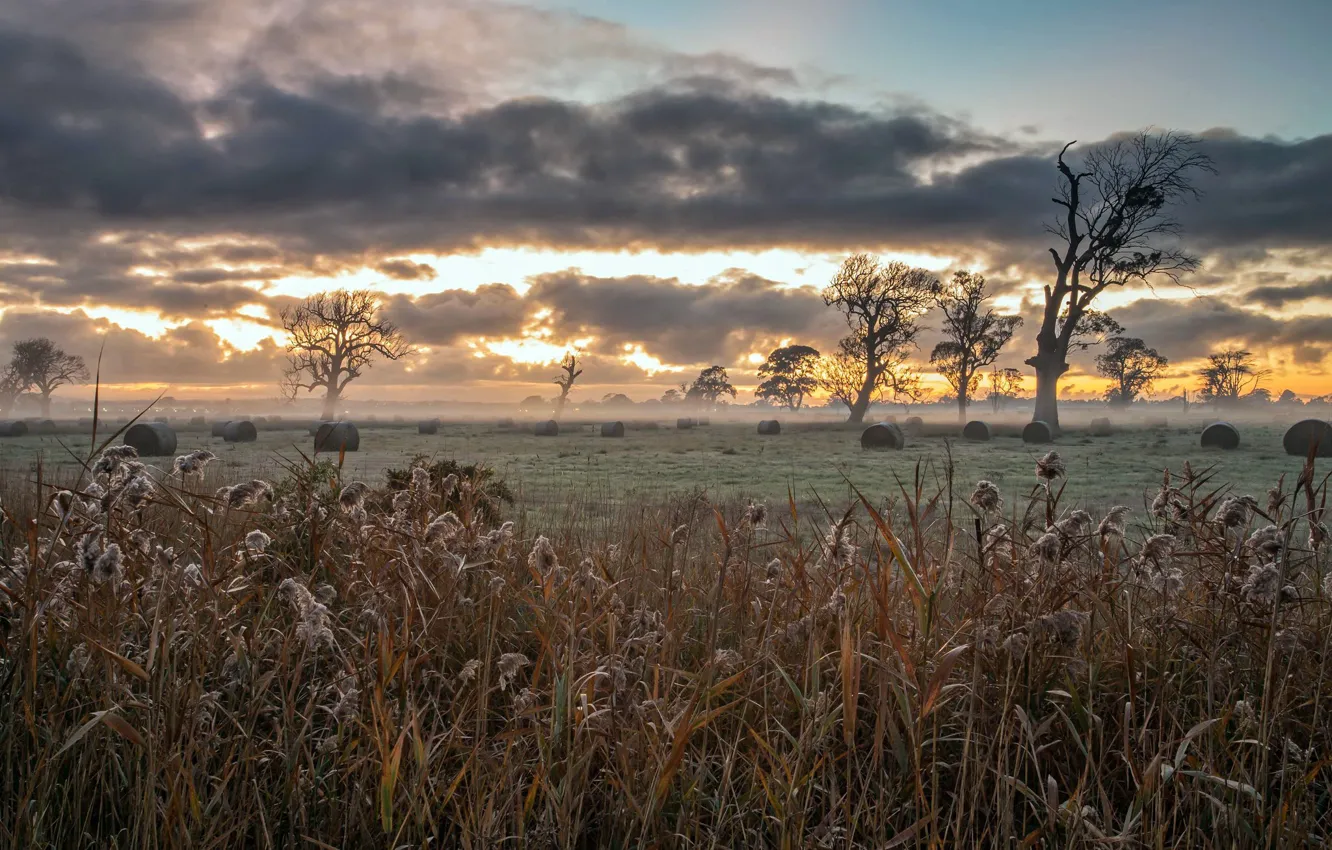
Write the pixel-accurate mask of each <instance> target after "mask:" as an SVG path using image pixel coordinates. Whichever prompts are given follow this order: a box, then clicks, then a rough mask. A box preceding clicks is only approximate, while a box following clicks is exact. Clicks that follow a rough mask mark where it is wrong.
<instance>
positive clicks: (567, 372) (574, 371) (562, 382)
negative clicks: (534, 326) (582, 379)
mask: <svg viewBox="0 0 1332 850" xmlns="http://www.w3.org/2000/svg"><path fill="white" fill-rule="evenodd" d="M581 374H583V370H582V369H579V368H578V356H577V355H576V354H574V353H573V352H569V353H568V354H566V355H564V360H562V361H561V362H560V374H558V375H556V376H555V380H554V382H553V383H554V384H555V386H557V387H559V388H560V396H559V398H557V399H556V400H555V418H556V419H559V418H560V416H561V415H562V414H563V413H564V405H565V404H566V403H568V401H569V391H570V390H572V389H573V385H574V381H577V380H578V376H579V375H581Z"/></svg>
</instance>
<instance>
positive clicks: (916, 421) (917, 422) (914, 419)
mask: <svg viewBox="0 0 1332 850" xmlns="http://www.w3.org/2000/svg"><path fill="white" fill-rule="evenodd" d="M924 429H925V420H924V419H921V418H920V417H919V416H908V417H907V418H906V421H905V422H903V423H902V433H903V434H906V435H907V436H908V437H919V436H920V432H921V431H923V430H924Z"/></svg>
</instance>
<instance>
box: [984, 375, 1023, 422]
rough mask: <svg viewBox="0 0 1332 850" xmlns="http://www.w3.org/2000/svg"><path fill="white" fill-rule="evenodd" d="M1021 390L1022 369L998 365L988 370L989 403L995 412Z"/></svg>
mask: <svg viewBox="0 0 1332 850" xmlns="http://www.w3.org/2000/svg"><path fill="white" fill-rule="evenodd" d="M1021 391H1022V370H1020V369H1014V368H1013V367H1012V366H1008V367H1006V368H1003V369H1000V368H999V367H998V366H996V367H994V369H992V370H991V371H990V395H989V398H990V405H991V407H993V408H994V412H995V413H999V412H1000V411H1001V410H1003V409H1004V406H1005V405H1007V404H1008V402H1009V401H1011V400H1013V399H1015V398H1017V396H1018V393H1019V392H1021Z"/></svg>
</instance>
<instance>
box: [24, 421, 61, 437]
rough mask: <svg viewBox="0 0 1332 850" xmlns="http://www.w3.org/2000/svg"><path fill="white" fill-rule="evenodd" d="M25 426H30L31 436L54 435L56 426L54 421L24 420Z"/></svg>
mask: <svg viewBox="0 0 1332 850" xmlns="http://www.w3.org/2000/svg"><path fill="white" fill-rule="evenodd" d="M23 424H24V425H27V426H28V433H29V434H54V433H55V432H56V424H55V420H53V419H24V420H23Z"/></svg>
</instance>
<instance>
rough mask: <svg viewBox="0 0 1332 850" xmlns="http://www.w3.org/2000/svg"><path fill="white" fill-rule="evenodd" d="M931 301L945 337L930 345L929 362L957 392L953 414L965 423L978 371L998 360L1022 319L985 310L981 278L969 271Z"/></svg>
mask: <svg viewBox="0 0 1332 850" xmlns="http://www.w3.org/2000/svg"><path fill="white" fill-rule="evenodd" d="M935 300H936V303H937V304H938V305H939V309H940V310H941V311H942V312H943V332H944V336H945V337H946V339H944V341H943V342H940V343H939V344H938V345H936V346H934V351H932V352H930V362H931V363H933V364H934V366H935V368H936V369H938V370H939V374H941V375H943V376H944V380H946V381H948V383H949V385H950V386H952V388H953V390H954V391H955V392H956V393H957V416H958V419H960V420H962V421H964V422H965V421H966V418H967V404H968V402H969V400H970V398H971V395H972V394H973V393H974V392H976V390H977V389H978V388H979V387H980V379H981V371H980V370H981V369H983V368H985V367H986V366H989V365H990V364H991V363H993V362H994V361H995V360H997V359H998V357H999V352H1000V351H1001V350H1003V347H1004V346H1005V345H1007V344H1008V341H1009V340H1010V339H1012V338H1013V332H1014V331H1016V330H1017V328H1018V326H1019V325H1021V324H1022V319H1021V318H1019V317H1017V316H1000V315H999V314H997V313H995V312H994V311H993V310H991V309H989V308H988V307H987V306H986V302H987V300H988V296H987V294H986V292H985V278H984V277H982V276H981V275H978V274H973V273H971V272H957V273H955V274H954V275H953V280H952V282H951V283H950V284H948V285H947V286H944V287H943V288H941V289H940V290H939V293H938V295H937V296H936V298H935Z"/></svg>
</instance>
